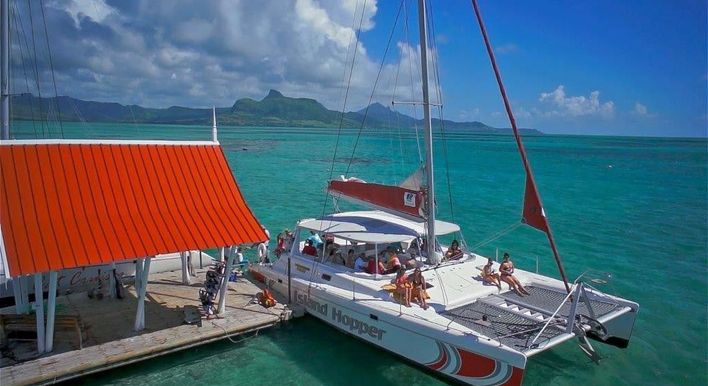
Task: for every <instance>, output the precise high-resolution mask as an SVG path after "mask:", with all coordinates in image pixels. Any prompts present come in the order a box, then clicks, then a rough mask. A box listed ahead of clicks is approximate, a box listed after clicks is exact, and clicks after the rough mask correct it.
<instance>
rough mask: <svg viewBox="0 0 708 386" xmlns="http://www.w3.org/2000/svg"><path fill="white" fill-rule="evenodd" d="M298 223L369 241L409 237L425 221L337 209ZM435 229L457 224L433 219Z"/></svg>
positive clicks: (449, 229) (420, 233)
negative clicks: (331, 212)
mask: <svg viewBox="0 0 708 386" xmlns="http://www.w3.org/2000/svg"><path fill="white" fill-rule="evenodd" d="M298 226H299V227H300V228H304V229H308V230H312V231H316V232H320V233H330V234H333V235H335V236H337V237H340V238H343V239H346V240H350V241H356V242H361V243H372V244H383V243H396V242H401V241H409V240H411V239H413V238H415V237H424V236H425V234H426V231H425V223H423V222H416V221H411V220H407V219H404V218H402V217H399V216H395V215H393V214H389V213H385V212H382V211H378V210H375V211H358V212H344V213H336V214H331V215H328V216H325V217H322V218H319V219H307V220H302V221H301V222H300V223H299V224H298ZM435 230H436V232H435V233H436V236H441V235H446V234H450V233H453V232H457V231H459V230H460V227H459V226H458V225H456V224H453V223H449V222H446V221H440V220H436V221H435Z"/></svg>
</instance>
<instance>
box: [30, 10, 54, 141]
mask: <svg viewBox="0 0 708 386" xmlns="http://www.w3.org/2000/svg"><path fill="white" fill-rule="evenodd" d="M27 7H28V14H29V19H30V32H31V35H32V53H33V55H34V76H35V82H36V83H37V97H38V98H39V118H40V120H39V122H40V123H41V127H42V136H45V138H46V135H45V134H44V113H43V112H42V89H41V84H40V83H41V82H40V79H39V67H38V66H37V43H36V39H35V36H34V18H32V2H31V0H27ZM48 134H49V124H47V135H48Z"/></svg>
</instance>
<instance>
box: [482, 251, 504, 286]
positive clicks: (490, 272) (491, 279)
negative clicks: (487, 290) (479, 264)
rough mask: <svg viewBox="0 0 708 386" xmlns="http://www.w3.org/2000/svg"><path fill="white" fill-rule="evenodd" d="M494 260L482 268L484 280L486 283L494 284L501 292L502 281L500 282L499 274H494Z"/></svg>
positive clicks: (488, 261)
mask: <svg viewBox="0 0 708 386" xmlns="http://www.w3.org/2000/svg"><path fill="white" fill-rule="evenodd" d="M492 263H493V261H492V259H489V260H487V265H485V266H484V268H482V280H484V281H485V282H486V283H489V284H493V285H495V286H497V287H499V290H501V281H500V280H499V274H498V273H496V272H494V268H492Z"/></svg>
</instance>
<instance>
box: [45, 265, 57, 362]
mask: <svg viewBox="0 0 708 386" xmlns="http://www.w3.org/2000/svg"><path fill="white" fill-rule="evenodd" d="M56 309H57V271H49V295H48V301H47V330H46V342H45V344H44V346H45V349H46V350H47V352H52V350H54V315H55V314H56Z"/></svg>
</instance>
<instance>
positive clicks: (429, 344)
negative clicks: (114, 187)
mask: <svg viewBox="0 0 708 386" xmlns="http://www.w3.org/2000/svg"><path fill="white" fill-rule="evenodd" d="M473 7H474V10H475V14H476V17H477V20H478V22H479V25H480V30H481V32H482V36H483V38H484V41H485V45H486V48H487V52H488V54H489V56H490V60H491V63H492V67H493V69H494V71H495V75H496V77H497V81H498V84H499V88H500V91H501V94H502V96H503V99H504V102H505V106H506V109H507V112H508V115H509V118H510V121H511V126H512V129H513V132H514V135H515V138H516V142H517V145H518V148H519V151H520V154H521V158H522V161H523V166H524V169H525V172H526V186H525V188H526V191H525V196H524V205H523V213H522V218H521V222H523V223H525V224H527V225H529V226H531V227H533V228H536V229H538V230H541V231H542V232H544V233H546V235H547V237H548V240H549V243H550V246H551V249H552V251H553V254H554V256H555V258H556V262H557V265H558V268H559V271H560V276H561V280H558V279H556V278H552V277H548V276H544V275H541V274H538V273H534V272H529V271H524V270H521V269H517V270H516V271H515V272H514V273H513V276H514V277H516V278H517V279H518V280H519V282H520V283H521V284H522V285H523V288H525V289H526V291H527V292H528V293H529V295H523V294H521V293H517V292H514V291H512V290H511V289H510V286H507V284H506V283H501V284H502V287H501V288H499V287H497V286H495V285H489V283H485V281H484V280H482V278H481V276H480V274H481V270H483V269H484V267H483V266H484V265H485V263H487V261H488V259H487V258H486V257H484V256H481V255H478V254H476V253H473V252H471V251H466V250H463V251H462V254H461V255H458V256H455V258H454V259H446V258H445V257H444V256H443V251H445V250H446V249H447V248H446V247H445V246H442V245H441V242H440V240H443V239H445V238H446V236H449V235H454V234H457V233H459V232H460V227H459V226H458V225H456V224H454V223H450V222H445V221H441V220H438V219H436V213H435V210H434V208H435V190H434V180H433V153H432V148H433V136H432V129H431V117H430V105H431V103H430V99H429V95H428V94H429V90H428V68H427V67H428V59H427V53H428V49H427V41H428V39H427V38H428V33H427V22H426V10H425V8H426V2H425V0H419V1H418V20H419V32H420V65H421V70H422V74H421V75H422V84H423V90H422V91H423V106H424V109H423V111H424V125H425V144H426V146H425V147H426V159H425V167H424V168H423V170H424V172H425V177H426V178H425V182H424V183H421V184H416V183H415V181H416V180H420V179H416V178H411V179H408V180H407V181H405V183H403V184H401V185H400V186H388V185H380V184H374V183H366V182H364V181H362V180H360V179H358V178H351V177H344V176H343V178H341V179H340V180H332V181H330V182H329V183H328V186H327V194H329V195H332V196H333V197H336V198H345V199H349V200H351V201H355V202H358V203H363V204H365V205H367V206H369V207H370V208H373V209H374V210H366V211H352V212H342V213H333V214H329V215H324V216H322V217H319V218H309V219H303V220H301V221H299V222H298V223H297V225H296V228H295V231H294V234H292V236H290V237H286V240H284V243H283V245H284V246H285V248H284V249H285V250H284V251H283V254H282V255H281V256H280V258H279V259H278V260H277V261H275V262H274V263H261V264H258V265H255V266H253V267H252V268H251V271H252V273H253V275H254V276H255V277H256V278H258V279H260V280H262V281H263V282H265V283H266V285H267V286H269V287H271V288H272V289H273V290H275V291H277V292H279V293H281V294H282V295H284V296H286V297H287V298H288V300H289V301H290V302H291V303H294V304H299V305H301V306H302V307H303V308H304V310H305V311H306V312H307V313H309V314H310V315H312V316H314V317H316V318H318V319H320V320H322V321H323V322H325V323H327V324H329V325H331V326H334V327H336V328H337V329H339V330H341V331H344V332H346V333H349V334H351V335H353V336H355V337H358V338H360V339H363V340H365V341H367V342H369V343H372V344H374V345H376V346H378V347H381V348H383V349H385V350H388V351H390V352H392V353H394V354H397V355H399V356H401V357H403V358H405V359H408V360H410V361H412V362H414V363H417V364H419V365H421V366H424V367H425V368H427V369H429V370H432V371H434V372H437V373H439V374H442V375H444V376H446V377H450V378H453V379H455V380H457V381H461V382H463V383H467V384H474V385H502V384H504V385H518V384H521V383H522V380H523V375H524V370H525V369H526V367H527V364H528V360H529V359H530V358H532V357H533V356H534V355H536V354H538V353H540V352H543V351H545V350H549V349H551V348H553V347H555V346H557V345H559V344H561V343H564V342H567V341H570V340H578V341H579V345H580V347H581V348H582V349H583V350H584V351H585V352H586V353H587V354H588V355H589V356H590V357H591V358H593V359H595V360H597V359H598V357H599V356H598V354H597V352H596V351H595V350H594V349H593V346H592V345H591V343H590V339H592V340H596V341H599V342H602V343H606V344H610V345H614V346H618V347H622V348H624V347H627V345H628V344H629V340H630V337H631V335H632V328H633V326H634V321H635V319H636V316H637V312H638V310H639V305H638V304H637V303H635V302H632V301H629V300H626V299H622V298H619V297H616V296H612V295H609V294H606V293H603V292H601V291H599V290H597V289H596V288H593V287H592V284H595V282H593V281H591V280H584V279H583V277H580V278H578V279H577V280H575V281H574V282H572V283H569V282H568V280H567V278H566V274H565V271H564V269H563V265H562V263H561V260H560V256H559V254H558V250H557V248H556V245H555V241H554V239H553V234H552V232H551V228H550V225H549V223H548V220H547V218H546V214H545V212H544V210H543V206H542V204H541V199H540V196H539V193H538V190H537V188H536V183H535V181H534V178H533V174H532V171H531V167H530V164H529V161H528V159H527V157H526V153H525V150H524V147H523V143H522V141H521V137H520V135H519V130H518V129H517V127H516V122H515V120H514V118H513V114H512V112H511V108H510V105H509V103H508V100H507V98H506V93H505V91H504V87H503V84H502V82H501V76H500V75H499V72H498V69H497V66H496V62H495V60H494V54H493V51H492V48H491V44H490V43H489V39H488V37H487V33H486V29H485V27H484V24H483V22H482V18H481V14H480V13H479V8H478V5H477V3H476V1H473ZM320 236H322V237H324V238H325V240H326V242H322V244H323V245H322V246H321V247H320V248H319V249H318V248H316V245H313V246H315V249H314V250H315V251H317V252H316V253H312V252H311V251H312V250H313V249H312V248H310V249H309V250H308V248H306V245H308V244H319V243H320V240H319V238H320ZM447 238H449V237H447ZM313 241H314V242H313ZM308 246H309V245H308ZM418 247H419V248H418ZM303 251H304V252H303ZM383 251H387V252H389V254H390V253H395V254H396V255H397V258H398V259H399V260H402V261H405V262H406V264H407V265H408V266H409V267H411V268H412V267H417V268H418V269H420V270H421V272H422V275H423V277H424V279H425V281H426V282H427V285H426V287H427V289H426V291H425V292H427V295H428V297H429V299H428V301H427V304H428V305H429V307H418V306H413V307H406V306H404V304H402V303H403V302H402V301H395V300H394V299H392V298H391V296H392V295H391V291H390V290H391V287H392V284H390V283H392V282H393V281H394V280H395V277H396V274H394V273H388V271H383V272H381V271H379V269H378V268H374V269H373V271H372V272H373V273H367V272H365V271H362V270H359V269H356V268H355V267H353V266H352V263H351V261H346V260H345V259H342V258H340V256H361V257H362V258H364V259H369V260H372V261H374V265H373V266H374V267H378V262H379V261H378V260H379V259H382V253H381V252H383ZM403 251H406V252H403ZM307 252H310V253H312V254H308V253H307ZM492 268H493V269H495V270H499V269H500V268H501V267H500V264H499V263H497V262H493V263H492ZM409 272H410V271H409ZM586 281H587V282H586ZM423 296H425V294H423ZM394 297H395V296H394Z"/></svg>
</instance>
